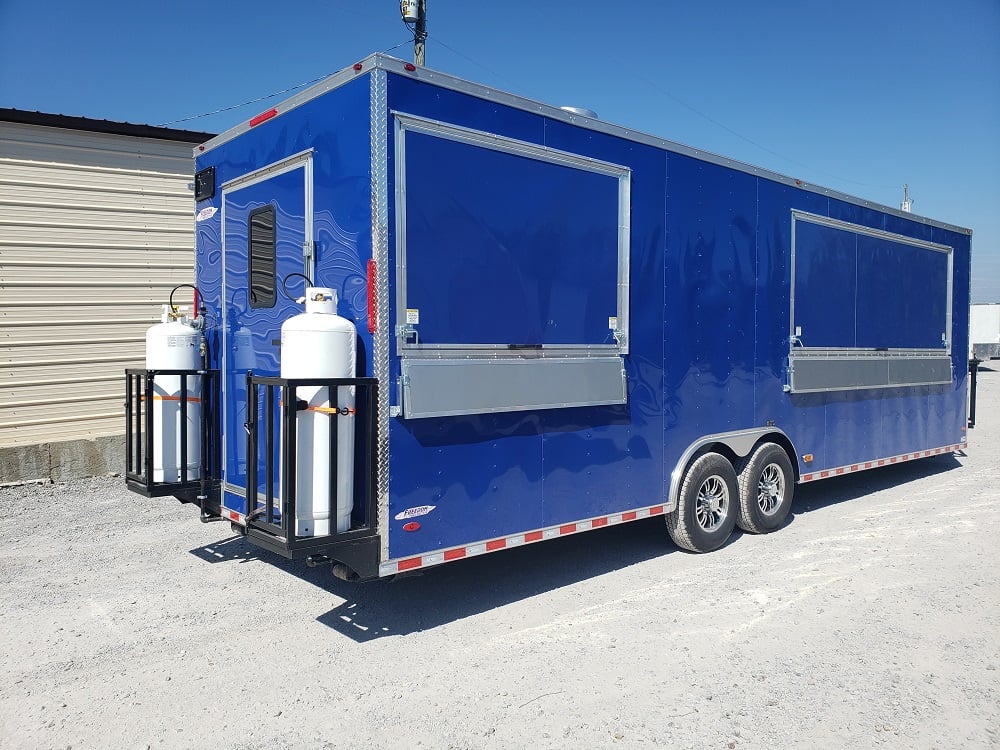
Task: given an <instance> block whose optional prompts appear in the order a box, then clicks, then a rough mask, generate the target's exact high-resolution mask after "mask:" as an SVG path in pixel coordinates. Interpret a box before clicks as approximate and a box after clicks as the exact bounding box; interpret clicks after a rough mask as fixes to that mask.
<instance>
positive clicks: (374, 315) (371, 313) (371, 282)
mask: <svg viewBox="0 0 1000 750" xmlns="http://www.w3.org/2000/svg"><path fill="white" fill-rule="evenodd" d="M376 271H377V269H376V267H375V259H374V258H369V260H368V333H375V329H376V328H377V327H378V306H377V305H376V304H375V303H376V300H375V277H376Z"/></svg>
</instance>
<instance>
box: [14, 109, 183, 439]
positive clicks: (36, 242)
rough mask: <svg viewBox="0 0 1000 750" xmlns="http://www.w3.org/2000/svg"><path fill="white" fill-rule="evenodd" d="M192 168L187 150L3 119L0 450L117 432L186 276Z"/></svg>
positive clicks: (164, 143) (158, 142)
mask: <svg viewBox="0 0 1000 750" xmlns="http://www.w3.org/2000/svg"><path fill="white" fill-rule="evenodd" d="M193 167H194V161H193V159H192V157H191V144H189V143H184V142H172V141H166V140H157V139H151V138H136V137H133V136H121V135H109V134H104V133H93V132H87V131H78V130H69V129H63V128H54V127H43V126H37V125H22V124H16V123H9V122H0V447H6V446H13V445H31V444H35V443H47V442H53V441H59V440H68V439H73V438H80V437H95V436H98V435H113V434H118V433H121V432H122V431H123V430H124V411H123V407H122V402H123V400H124V375H123V370H124V369H125V368H126V367H141V366H142V364H143V357H144V335H145V331H146V329H147V328H148V327H149V326H150V325H152V324H153V323H155V322H157V320H158V319H159V310H160V305H161V304H163V303H164V302H166V299H167V295H168V294H169V292H170V290H171V288H173V287H174V286H175V285H177V284H183V283H190V282H191V281H192V278H193V270H192V269H193V259H194V252H193V247H194V224H193V217H192V213H193V210H192V206H193V200H192V195H191V191H190V190H188V188H187V185H188V183H189V182H191V179H192V171H193ZM190 300H191V295H190V294H189V293H188V290H183V291H182V292H178V295H177V299H175V301H180V302H181V303H184V304H190Z"/></svg>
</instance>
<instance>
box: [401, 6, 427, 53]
mask: <svg viewBox="0 0 1000 750" xmlns="http://www.w3.org/2000/svg"><path fill="white" fill-rule="evenodd" d="M399 12H400V14H401V15H402V16H403V23H405V24H406V25H407V27H410V24H413V26H412V27H410V30H411V31H412V32H413V64H414V65H423V64H424V42H426V41H427V0H401V1H400V3H399Z"/></svg>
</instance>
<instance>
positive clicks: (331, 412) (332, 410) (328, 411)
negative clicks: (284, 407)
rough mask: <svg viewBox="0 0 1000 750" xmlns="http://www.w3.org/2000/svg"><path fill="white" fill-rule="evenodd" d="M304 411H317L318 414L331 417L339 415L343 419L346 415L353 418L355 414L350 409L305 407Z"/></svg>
mask: <svg viewBox="0 0 1000 750" xmlns="http://www.w3.org/2000/svg"><path fill="white" fill-rule="evenodd" d="M305 411H318V412H319V413H320V414H329V415H331V416H336V415H341V416H345V417H346V416H348V415H351V416H353V415H354V414H355V413H356V411H355V410H354V409H352V408H350V407H344V408H343V409H337V408H336V407H333V406H307V407H306V408H305ZM345 412H346V413H345Z"/></svg>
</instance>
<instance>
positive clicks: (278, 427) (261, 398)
mask: <svg viewBox="0 0 1000 750" xmlns="http://www.w3.org/2000/svg"><path fill="white" fill-rule="evenodd" d="M303 386H305V387H309V386H320V387H325V388H328V389H329V393H330V403H331V404H336V403H338V399H337V394H338V392H339V389H340V388H349V387H354V388H356V401H355V404H356V409H355V411H354V413H353V414H344V413H337V414H331V415H330V419H331V420H335V419H353V420H354V429H355V433H354V445H355V458H354V511H353V513H352V518H351V528H350V529H349V530H348V531H343V532H337V531H336V530H335V529H336V526H335V525H334V526H332V527H331V528H332V529H333V530H332V531H331V532H330V533H329V534H322V535H316V536H303V537H296V535H295V517H296V486H295V478H296V476H297V468H298V458H299V457H298V455H297V451H296V419H297V417H298V414H299V412H300V411H301V410H302V409H304V408H306V407H305V404H304V402H299V401H298V400H297V399H296V396H295V394H296V389H297V388H299V387H303ZM246 392H247V406H248V408H247V418H248V421H247V423H246V431H247V452H246V455H247V457H248V460H247V486H246V497H247V498H248V499H249V498H251V497H256V498H257V502H256V507H255V508H253V509H251V507H250V503H249V502H248V504H247V511H248V513H247V515H246V517H245V523H246V525H245V526H244V527H243V528H242V533H244V534H245V535H246V536H247V537H248V538H250V539H251V540H252V541H253V542H254V544H256V545H258V546H261V547H264V548H265V549H269V550H271V551H272V552H276V553H278V554H279V555H282V556H283V557H286V558H289V559H300V558H307V560H308V561H309V562H310V563H311V564H314V563H317V562H325V561H326V560H325V558H327V557H329V558H330V559H331V560H338V561H340V562H342V563H344V564H345V565H347V566H348V567H350V568H351V569H352V570H354V571H355V572H356V573H357V574H358V576H359V577H360V578H362V579H366V578H374V577H377V575H378V555H379V543H380V540H379V536H378V513H377V509H376V503H375V496H376V493H375V486H376V476H375V472H376V463H375V455H376V435H377V427H376V421H375V415H376V413H377V409H376V404H377V403H378V380H377V379H376V378H279V377H263V376H255V375H254V374H253V373H252V372H250V373H247V391H246ZM261 392H263V393H261ZM288 404H293V405H294V408H286V405H288ZM276 412H278V413H279V414H280V416H278V415H276ZM262 429H263V433H264V434H263V436H261V434H260V432H261V430H262ZM262 437H263V441H262V440H261V438H262ZM262 448H263V452H261V449H262ZM276 448H278V450H276ZM253 457H257V460H254V458H253ZM258 462H259V463H260V464H262V465H263V469H264V482H263V491H261V490H260V487H261V485H260V483H259V482H258V473H257V471H258V468H257V467H258ZM277 462H280V464H279V465H280V477H282V481H281V482H280V485H281V486H280V489H279V490H278V497H275V487H276V486H277V485H278V484H279V482H278V477H279V474H278V473H276V471H275V469H276V468H277V467H276V465H275V464H276V463H277ZM326 464H327V466H328V471H329V477H330V484H329V486H330V487H336V486H337V430H331V434H330V445H329V456H328V457H327V460H326Z"/></svg>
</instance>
